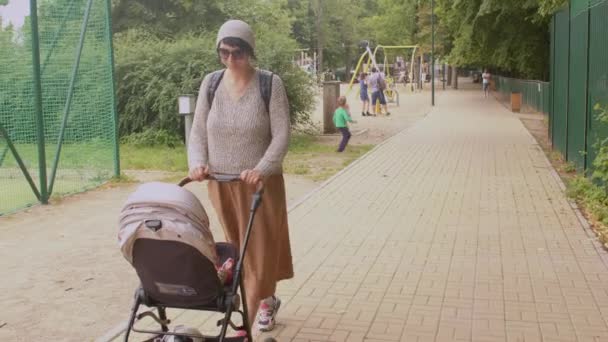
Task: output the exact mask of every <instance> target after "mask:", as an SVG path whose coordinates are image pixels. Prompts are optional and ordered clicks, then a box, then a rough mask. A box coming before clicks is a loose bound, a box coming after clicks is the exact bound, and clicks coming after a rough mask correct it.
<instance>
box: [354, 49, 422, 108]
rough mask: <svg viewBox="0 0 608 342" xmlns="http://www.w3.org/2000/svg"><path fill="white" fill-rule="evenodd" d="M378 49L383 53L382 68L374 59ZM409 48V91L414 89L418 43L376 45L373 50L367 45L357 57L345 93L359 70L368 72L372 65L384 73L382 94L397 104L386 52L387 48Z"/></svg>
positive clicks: (356, 77) (355, 78)
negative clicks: (357, 60)
mask: <svg viewBox="0 0 608 342" xmlns="http://www.w3.org/2000/svg"><path fill="white" fill-rule="evenodd" d="M380 49H382V52H383V53H384V60H383V64H382V68H380V67H379V66H378V63H377V60H376V54H377V53H378V50H380ZM410 49H411V50H412V57H411V62H410V68H409V69H410V70H409V77H410V84H411V91H412V92H413V91H414V82H413V76H414V59H415V56H416V50H417V49H418V45H377V46H376V48H375V49H374V51H373V52H372V50H371V49H370V47H369V45H368V46H367V47H366V48H365V52H363V54H362V55H361V57H360V58H359V62H358V63H357V67H356V68H355V72H354V74H353V77H352V78H351V80H350V83H349V85H348V90H347V94H348V93H350V91H351V90H352V88H353V85H354V83H355V81H356V80H357V79H358V77H359V73H360V72H365V73H369V71H370V69H371V67H374V68H376V70H381V71H383V72H384V74H385V75H386V76H385V81H386V89H385V90H384V96H385V98H386V100H387V102H391V103H396V104H397V105H399V92H398V91H397V89H396V82H395V79H394V77H392V75H391V72H390V63H389V62H388V53H387V52H388V51H389V50H410Z"/></svg>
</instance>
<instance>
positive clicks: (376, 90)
mask: <svg viewBox="0 0 608 342" xmlns="http://www.w3.org/2000/svg"><path fill="white" fill-rule="evenodd" d="M367 84H368V85H369V86H370V87H371V88H372V107H373V109H374V114H382V110H380V112H379V113H378V112H377V110H376V103H377V102H378V101H380V105H381V106H382V108H384V112H385V113H386V115H391V113H390V112H389V111H388V107H387V106H386V98H385V97H384V89H386V81H385V80H384V75H382V73H381V72H380V71H378V69H376V68H375V67H373V68H372V75H371V76H370V77H369V81H368V82H367Z"/></svg>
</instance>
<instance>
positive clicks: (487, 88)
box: [478, 69, 492, 97]
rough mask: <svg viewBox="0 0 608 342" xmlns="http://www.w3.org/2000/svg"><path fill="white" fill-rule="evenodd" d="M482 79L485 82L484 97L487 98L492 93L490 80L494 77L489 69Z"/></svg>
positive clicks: (484, 72)
mask: <svg viewBox="0 0 608 342" xmlns="http://www.w3.org/2000/svg"><path fill="white" fill-rule="evenodd" d="M478 75H479V74H478ZM481 78H482V80H483V95H484V96H485V97H488V93H489V92H490V79H491V78H492V75H491V74H490V72H489V71H488V69H485V70H484V71H483V74H482V75H481Z"/></svg>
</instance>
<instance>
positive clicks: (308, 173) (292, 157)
mask: <svg viewBox="0 0 608 342" xmlns="http://www.w3.org/2000/svg"><path fill="white" fill-rule="evenodd" d="M337 143H338V138H336V141H335V142H331V143H328V142H325V141H322V140H321V139H320V138H318V137H315V136H312V135H304V134H296V135H293V136H292V139H291V142H290V144H289V152H288V153H287V156H286V157H285V162H284V164H283V167H284V171H285V173H287V174H296V175H301V176H305V177H306V178H308V179H311V180H314V181H324V180H326V179H328V178H330V177H331V176H333V175H334V174H336V173H338V172H339V171H340V170H342V169H343V168H345V167H346V166H348V165H349V164H350V163H352V162H353V161H355V160H356V159H357V158H359V157H361V156H362V155H363V154H365V153H367V152H368V151H369V150H371V149H372V148H373V147H374V146H373V145H349V146H348V147H347V148H346V150H345V151H344V152H342V153H337V152H336V148H337Z"/></svg>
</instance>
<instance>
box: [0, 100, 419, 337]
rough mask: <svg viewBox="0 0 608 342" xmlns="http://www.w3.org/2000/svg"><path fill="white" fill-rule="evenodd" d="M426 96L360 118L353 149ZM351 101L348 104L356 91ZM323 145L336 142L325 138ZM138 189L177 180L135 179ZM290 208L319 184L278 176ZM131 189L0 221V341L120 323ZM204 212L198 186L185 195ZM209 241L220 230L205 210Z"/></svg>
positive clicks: (400, 124)
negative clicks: (119, 236)
mask: <svg viewBox="0 0 608 342" xmlns="http://www.w3.org/2000/svg"><path fill="white" fill-rule="evenodd" d="M427 95H428V94H426V93H419V94H414V95H410V96H402V99H401V107H399V108H396V107H393V108H392V109H391V110H392V111H393V115H392V116H391V117H376V118H367V117H366V118H361V117H360V114H359V115H356V114H355V113H357V112H359V109H358V108H359V106H360V105H359V104H358V102H356V101H355V100H351V106H352V107H353V114H355V118H356V119H357V120H358V121H359V123H358V124H357V125H356V126H355V127H354V131H356V132H364V133H363V134H358V135H355V136H354V137H353V139H352V143H353V144H375V143H379V142H381V141H383V140H385V139H386V138H387V137H389V136H392V135H394V134H395V133H397V132H399V131H401V130H403V129H404V128H406V127H409V126H410V125H412V124H413V123H414V122H416V121H417V120H418V119H420V118H422V117H423V116H424V115H425V114H426V113H427V112H428V111H429V106H428V96H427ZM350 97H351V98H355V99H356V91H353V92H352V94H351V96H350ZM323 139H327V141H328V142H330V143H331V142H334V141H335V142H336V144H337V141H338V140H339V137H337V136H328V137H324V138H323ZM135 176H136V178H137V179H138V180H139V181H141V182H147V181H152V180H162V179H166V178H167V177H173V178H175V177H176V176H177V177H178V176H179V175H174V174H173V175H172V174H169V173H163V172H137V173H136V174H135ZM286 182H287V195H288V201H289V202H290V203H294V202H295V201H297V200H298V199H300V198H302V196H304V195H306V194H307V193H309V192H310V191H312V190H313V189H315V188H316V187H317V186H318V185H319V183H316V182H313V181H310V180H308V179H306V178H303V177H297V176H291V175H287V176H286ZM135 187H136V184H118V185H115V186H112V187H104V188H101V189H97V190H94V191H89V192H87V193H83V194H78V195H74V196H71V197H68V198H65V199H63V200H61V201H59V202H55V203H53V204H52V205H49V206H36V207H33V208H30V209H27V210H25V211H22V212H19V213H17V214H13V215H9V216H5V217H0V270H2V276H1V277H0V303H2V304H3V310H2V311H1V312H0V338H1V339H3V340H4V339H5V340H9V339H10V340H11V341H33V340H38V339H41V338H43V339H44V340H46V341H90V340H93V339H95V338H96V337H99V336H101V335H103V334H104V333H105V332H107V331H108V330H109V329H111V328H112V327H114V326H115V325H116V324H118V323H120V322H121V321H123V320H125V319H126V317H127V315H128V311H129V307H130V305H131V297H132V294H133V291H134V289H135V287H136V285H137V283H138V281H137V277H136V275H135V272H134V271H133V269H132V268H131V267H130V266H129V264H128V263H127V262H126V261H125V260H124V259H123V257H122V255H121V254H120V251H119V249H118V247H117V243H116V232H117V218H118V214H119V211H120V208H121V205H122V203H123V202H124V201H125V199H126V198H127V196H128V195H129V194H130V193H131V192H132V191H133V190H134V189H135ZM188 188H189V189H190V190H192V191H193V192H194V193H195V194H196V195H197V196H198V197H199V198H200V199H201V201H202V202H203V205H204V206H205V207H206V208H210V204H209V203H208V201H207V196H206V189H205V188H204V186H203V185H200V184H193V185H190V186H189V187H188ZM208 214H209V216H210V217H211V220H212V227H213V232H214V235H215V236H216V238H217V239H218V240H221V236H222V233H221V228H220V227H219V224H218V223H217V221H216V218H215V216H214V213H213V212H212V210H208Z"/></svg>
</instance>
